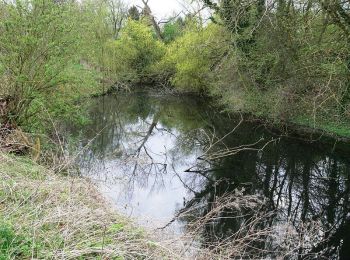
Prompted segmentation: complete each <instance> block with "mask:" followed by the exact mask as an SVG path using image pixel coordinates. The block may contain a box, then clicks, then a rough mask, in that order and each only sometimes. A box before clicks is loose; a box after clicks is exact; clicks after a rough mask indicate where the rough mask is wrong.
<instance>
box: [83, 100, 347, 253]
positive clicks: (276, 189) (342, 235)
mask: <svg viewBox="0 0 350 260" xmlns="http://www.w3.org/2000/svg"><path fill="white" fill-rule="evenodd" d="M102 101H103V104H101V99H97V100H96V103H95V104H93V105H92V106H91V107H92V111H91V116H92V120H91V121H92V123H91V124H90V125H89V126H87V127H86V128H85V129H84V131H83V133H82V142H81V147H84V146H85V145H86V144H88V142H89V141H90V140H91V139H93V138H95V140H94V141H93V142H92V144H91V146H89V149H87V150H86V152H84V153H83V155H82V156H81V158H80V163H81V165H82V168H84V169H89V168H90V169H91V171H92V172H94V174H96V173H98V172H103V171H102V170H103V169H105V168H107V167H108V165H106V162H111V161H112V162H113V167H112V171H113V170H122V171H123V174H124V177H125V178H126V179H127V180H128V185H129V186H128V190H129V191H130V192H132V190H133V187H134V185H135V184H136V183H137V184H138V185H145V186H152V187H154V189H157V188H159V187H160V186H161V185H162V178H163V176H164V175H165V174H169V173H171V174H174V175H175V176H176V177H177V178H179V179H180V181H181V182H182V183H183V185H184V187H185V188H186V189H187V190H188V191H189V193H190V194H191V195H189V196H188V197H187V198H186V199H185V200H184V205H183V208H182V209H180V210H179V213H182V212H186V211H189V210H190V211H191V214H190V215H188V214H187V215H185V216H182V217H180V220H181V221H182V222H184V223H190V222H192V221H193V219H194V218H200V217H201V216H204V215H206V214H207V213H208V212H210V211H211V210H212V209H213V207H215V206H216V205H215V202H217V201H218V198H220V197H221V196H223V195H226V194H228V193H230V192H234V191H235V190H241V189H242V188H244V190H245V191H244V194H245V195H255V196H256V197H257V198H259V199H261V200H263V201H264V207H263V208H259V210H260V211H261V212H260V213H259V214H260V216H264V218H263V219H262V220H261V221H260V222H259V223H258V224H257V225H256V227H255V228H258V229H260V230H265V229H269V228H271V227H275V226H279V225H282V224H283V223H286V222H287V221H289V223H291V225H292V226H293V229H294V230H295V231H296V232H299V233H300V236H303V234H302V233H303V232H301V231H302V230H305V226H307V223H311V222H314V221H319V222H320V223H321V225H320V232H321V235H322V236H323V237H327V238H329V239H328V240H324V241H323V242H320V243H316V244H313V248H307V249H303V248H300V249H299V252H296V254H297V253H299V254H300V255H302V254H303V253H304V252H306V251H314V252H320V251H322V250H326V251H328V254H329V255H335V254H336V250H337V248H338V247H339V245H340V244H341V240H343V241H342V243H343V244H344V245H347V244H350V241H349V234H350V231H349V229H350V224H349V216H348V215H347V214H349V211H350V210H349V189H350V183H349V174H350V173H349V171H350V161H349V159H348V158H346V157H341V156H340V155H339V156H338V155H337V154H336V153H332V152H331V151H328V148H327V149H320V148H313V147H314V146H312V145H308V144H307V143H303V142H299V141H296V140H291V141H290V140H289V141H288V140H285V139H281V141H279V142H276V143H274V144H269V145H268V146H267V147H265V149H264V150H263V151H260V152H258V151H254V150H247V151H242V152H240V153H238V154H236V155H234V156H230V157H225V158H221V159H217V160H214V161H209V162H208V161H199V162H198V164H196V165H195V166H196V167H194V168H191V169H189V170H188V172H187V173H186V174H187V176H186V178H183V175H181V174H180V173H179V172H177V169H178V168H179V167H178V165H177V164H181V163H182V161H183V160H184V158H185V157H186V156H188V155H191V154H194V153H195V151H197V152H198V151H201V150H202V149H204V147H206V146H207V145H208V143H207V141H208V140H207V136H205V135H204V134H203V130H206V132H208V130H211V131H212V132H214V130H215V135H216V136H224V135H225V134H226V133H228V132H229V131H230V130H232V128H233V127H234V126H235V122H237V121H239V120H238V119H236V118H232V119H230V120H228V119H227V118H226V117H224V116H221V115H219V114H216V113H215V111H212V110H211V109H204V108H203V106H201V105H200V104H193V100H192V99H188V100H186V99H183V100H181V101H179V99H176V98H152V97H149V96H147V95H143V94H140V95H135V96H132V97H130V96H127V95H126V96H123V95H118V96H110V97H105V98H104V99H103V100H102ZM231 121H232V122H231ZM101 129H104V130H103V131H102V132H101ZM199 129H202V130H199ZM100 132H101V133H100ZM98 133H100V134H98ZM97 134H98V135H97ZM154 134H160V135H166V136H169V138H170V137H173V138H174V140H175V149H173V150H171V151H170V150H165V151H164V152H163V153H162V154H160V155H159V154H158V155H157V154H154V153H153V151H152V147H149V145H148V143H149V140H150V139H151V137H152V136H153V135H154ZM96 135H97V136H96ZM174 135H175V136H174ZM262 137H265V140H269V138H270V135H269V134H268V133H266V132H265V131H264V130H263V129H257V128H256V127H255V126H254V124H250V123H244V124H242V125H241V126H240V127H239V129H238V130H237V131H235V132H234V133H233V134H231V135H229V136H228V137H227V138H225V140H224V141H223V142H220V143H219V144H218V145H217V146H218V149H219V148H220V149H222V148H226V147H237V146H240V145H247V144H252V143H255V142H257V141H258V140H260V139H261V138H262ZM259 145H260V147H261V144H260V143H259ZM112 175H113V174H112ZM150 181H151V182H152V183H150ZM267 212H273V213H274V214H267ZM256 214H257V212H256V208H252V207H248V206H245V207H241V208H240V209H239V210H237V209H232V208H231V209H225V210H223V211H222V212H220V217H219V218H217V219H215V221H212V222H210V223H209V224H208V225H205V229H203V230H202V235H203V237H204V238H205V240H206V242H207V244H214V243H215V242H216V241H218V240H219V241H220V240H223V239H224V238H226V237H229V236H231V235H232V234H233V233H235V232H236V231H237V230H240V229H241V228H242V226H244V225H249V221H251V220H252V217H253V216H254V215H256ZM305 223H306V224H305ZM300 236H299V238H300ZM300 239H301V240H302V237H301V238H300ZM276 247H277V245H276V243H274V241H272V240H271V239H268V237H267V236H266V235H265V234H262V237H261V238H260V239H259V240H255V242H254V243H253V244H252V245H251V247H250V252H247V255H249V253H251V254H255V255H256V253H257V251H256V249H257V248H258V249H266V250H267V249H272V250H278V248H276ZM346 250H349V248H347V247H346V246H344V247H342V248H341V249H340V252H339V255H343V256H345V255H346V254H347V255H350V252H348V251H346ZM260 252H261V251H260ZM269 254H270V256H273V253H269Z"/></svg>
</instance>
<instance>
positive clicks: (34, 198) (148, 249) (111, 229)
mask: <svg viewBox="0 0 350 260" xmlns="http://www.w3.org/2000/svg"><path fill="white" fill-rule="evenodd" d="M0 169H1V170H0V179H1V182H0V198H1V199H0V216H1V222H0V241H1V243H0V259H33V258H34V259H44V258H45V259H169V258H170V259H176V257H175V256H173V255H172V254H171V251H170V250H167V249H165V248H164V247H162V246H160V244H158V243H157V242H156V241H154V240H152V239H151V237H150V236H149V235H147V233H146V231H145V230H144V229H141V228H139V227H137V226H135V225H133V224H132V223H131V222H132V221H130V219H127V218H126V217H123V216H120V215H118V214H117V213H116V212H114V210H112V207H110V206H109V205H108V203H107V202H106V201H105V200H104V198H102V196H101V195H100V194H99V192H98V191H97V190H96V187H95V186H94V185H93V184H92V183H91V182H89V181H87V180H85V179H83V178H79V177H72V176H70V177H67V176H63V175H60V174H54V173H53V172H51V171H50V170H47V169H45V168H44V167H42V166H39V165H38V164H36V163H34V162H33V161H31V160H30V159H27V158H24V157H17V156H11V155H7V154H4V153H1V154H0Z"/></svg>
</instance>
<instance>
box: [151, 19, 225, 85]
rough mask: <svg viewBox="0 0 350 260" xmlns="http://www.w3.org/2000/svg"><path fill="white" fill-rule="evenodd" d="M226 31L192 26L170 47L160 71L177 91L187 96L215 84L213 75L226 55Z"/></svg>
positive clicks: (213, 26)
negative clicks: (168, 77)
mask: <svg viewBox="0 0 350 260" xmlns="http://www.w3.org/2000/svg"><path fill="white" fill-rule="evenodd" d="M224 31H225V30H224V28H222V27H220V26H218V25H215V24H209V25H208V26H207V27H205V28H198V27H197V26H195V25H194V26H189V27H188V28H187V29H186V31H185V32H184V34H183V36H181V37H179V38H177V39H176V40H175V41H174V42H173V43H171V44H170V45H169V48H168V50H167V53H166V55H165V57H164V59H163V60H162V61H161V62H160V63H159V64H158V65H157V67H158V70H159V71H162V72H163V74H166V75H169V76H170V77H171V83H172V84H173V85H174V86H175V88H177V89H179V90H181V91H185V92H203V91H204V92H205V91H208V88H209V86H210V85H211V83H212V82H213V77H212V76H213V75H211V74H210V72H211V71H212V70H213V69H214V68H215V66H216V65H217V64H218V63H219V62H220V61H221V59H222V58H223V56H225V54H226V53H227V51H228V49H229V46H228V44H227V42H226V38H225V36H224V35H225V34H224Z"/></svg>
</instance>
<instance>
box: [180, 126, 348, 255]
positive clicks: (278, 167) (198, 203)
mask: <svg viewBox="0 0 350 260" xmlns="http://www.w3.org/2000/svg"><path fill="white" fill-rule="evenodd" d="M242 127H243V129H244V128H245V126H242ZM245 130H246V131H242V129H241V130H240V131H238V132H236V133H235V134H234V135H232V136H231V137H230V138H227V139H226V142H225V145H226V146H228V147H235V146H239V145H241V144H242V143H243V144H244V143H249V142H251V140H254V137H253V136H252V132H253V131H247V129H245ZM261 135H262V133H261V132H256V134H255V136H256V137H255V140H257V139H258V138H260V137H261ZM211 167H212V168H214V169H215V171H214V172H213V171H208V169H207V168H204V169H203V168H201V167H198V168H197V169H196V171H197V172H200V173H203V172H206V176H208V178H209V179H210V180H211V181H208V182H207V185H206V186H205V187H204V188H202V190H201V191H200V192H199V193H197V194H196V195H195V197H194V198H193V199H192V200H190V201H188V202H187V203H186V205H185V206H184V208H183V209H182V210H181V212H186V211H190V212H191V214H192V215H193V216H196V218H198V217H200V216H205V214H208V212H210V211H211V210H212V209H213V208H215V206H216V205H215V203H216V202H217V200H218V198H220V197H221V196H223V195H227V193H228V192H230V191H231V192H233V191H234V190H237V189H238V190H240V189H242V188H244V190H245V192H244V193H245V194H246V195H247V196H248V195H252V194H253V195H257V196H259V197H263V198H265V203H264V208H260V211H261V212H260V213H261V215H264V214H265V211H266V212H267V211H273V212H275V214H273V215H269V217H268V218H264V219H262V221H261V222H259V225H260V226H259V229H261V230H265V229H268V228H271V227H274V226H276V227H277V226H278V225H281V224H283V223H286V222H287V221H288V223H290V224H291V225H292V226H293V228H294V230H295V231H296V232H299V235H298V238H299V239H300V241H303V239H304V238H303V236H305V232H306V231H305V227H307V225H308V223H312V222H315V221H319V222H320V223H321V224H320V230H319V231H320V237H319V239H318V241H316V243H314V244H312V245H311V247H307V248H303V247H302V246H300V248H299V249H298V252H294V253H295V254H296V255H298V254H299V255H300V257H302V256H304V257H306V255H305V253H313V252H315V253H316V252H320V251H324V253H326V255H329V256H335V255H337V252H338V250H339V255H340V256H342V257H343V259H346V258H345V256H349V255H350V252H349V248H348V247H347V246H343V247H340V248H339V246H340V245H341V244H343V245H349V244H350V241H349V238H350V233H349V232H348V231H349V228H350V222H349V221H350V218H349V215H348V214H349V210H350V209H349V188H350V183H349V170H350V162H349V159H348V158H346V157H345V158H344V157H338V156H337V155H336V154H333V153H331V152H327V151H322V150H319V149H315V148H312V146H309V145H307V144H302V143H298V142H296V141H285V140H282V141H280V142H278V143H276V144H274V145H272V144H271V145H269V146H267V147H266V148H265V149H264V150H263V151H261V152H256V151H243V152H241V153H238V154H236V155H235V156H231V157H227V158H223V159H221V160H217V161H214V162H212V164H211ZM254 210H255V209H252V208H250V207H246V208H244V207H243V208H240V209H239V210H236V209H225V210H223V211H222V212H220V216H217V217H218V218H216V219H215V221H210V222H208V223H207V225H205V226H204V229H203V230H202V234H203V237H205V239H206V244H208V245H211V244H213V243H214V242H215V240H217V239H219V240H220V239H225V238H227V237H229V236H231V235H232V234H234V233H235V232H237V231H238V230H240V229H241V228H242V225H249V221H251V220H252V216H253V214H255V213H256V212H255V211H254ZM181 220H182V221H185V222H191V221H192V218H191V216H189V215H188V214H185V215H184V216H183V217H182V218H181ZM310 225H311V224H310ZM242 235H244V234H242ZM305 239H306V238H305ZM305 239H304V240H305ZM341 240H342V242H341ZM255 242H256V243H254V244H253V245H251V246H250V247H248V248H249V250H251V254H252V255H250V254H249V252H246V253H247V254H246V256H253V255H254V256H255V257H256V256H257V250H256V249H257V248H259V249H261V250H262V249H264V250H267V249H270V250H272V252H274V251H275V252H277V251H278V250H279V248H278V247H276V246H278V245H276V244H275V243H273V241H271V240H269V239H267V238H266V237H264V239H257V241H255ZM306 244H307V243H305V245H306ZM308 246H310V245H308ZM261 250H260V251H259V252H260V253H262V252H263V251H261ZM266 255H270V256H271V255H272V256H273V255H274V254H273V253H271V252H269V253H267V252H266ZM266 255H265V256H266ZM261 257H263V255H262V256H261Z"/></svg>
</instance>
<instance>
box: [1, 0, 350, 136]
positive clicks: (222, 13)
mask: <svg viewBox="0 0 350 260" xmlns="http://www.w3.org/2000/svg"><path fill="white" fill-rule="evenodd" d="M197 2H199V3H202V4H203V6H204V7H206V8H209V9H210V10H211V13H212V16H211V17H210V19H207V20H205V19H204V18H205V17H203V16H201V15H200V14H201V12H200V10H198V11H197V12H193V13H187V14H186V15H182V16H181V15H180V16H174V17H170V18H169V20H168V21H165V22H164V23H161V26H160V25H159V24H160V23H157V21H156V20H155V18H154V17H153V16H152V12H151V10H150V8H149V6H148V4H147V2H145V1H144V4H145V6H144V8H143V10H140V9H139V8H137V7H135V6H133V7H131V8H129V9H128V7H127V6H126V4H125V3H123V2H122V1H119V0H95V1H93V0H86V1H82V2H78V1H77V2H75V1H37V0H21V1H16V2H15V3H14V2H12V1H3V2H1V3H0V18H1V19H0V34H1V37H0V78H1V81H0V82H1V83H0V90H1V93H0V94H1V102H2V115H3V118H2V122H3V124H5V123H7V124H10V125H16V126H17V125H19V126H21V127H22V128H24V129H25V130H28V131H36V132H38V131H45V130H47V129H48V128H50V124H51V123H50V122H51V121H52V118H53V119H54V120H56V119H64V120H70V121H73V122H76V123H77V122H78V123H82V122H84V114H83V112H82V111H83V109H81V107H80V106H79V100H80V99H81V98H82V97H84V96H87V95H92V94H96V93H101V92H102V91H104V90H107V89H108V88H109V87H112V86H117V87H132V86H135V85H136V84H138V83H143V84H145V83H152V84H153V85H156V86H158V87H164V86H167V87H171V88H174V89H176V90H178V91H181V92H195V93H198V94H202V95H203V94H204V95H210V96H213V97H215V99H216V100H217V101H218V102H219V103H223V104H224V105H225V107H227V108H228V109H229V110H234V111H237V110H240V111H245V112H251V113H253V114H255V115H259V116H264V117H268V118H274V119H278V120H289V121H294V122H298V123H306V124H308V125H312V126H314V127H324V128H329V129H330V130H333V131H338V132H340V131H341V127H342V126H344V127H346V126H347V125H348V123H347V122H348V121H349V120H350V106H349V104H350V72H349V70H350V50H349V37H350V36H349V35H350V12H349V8H348V3H345V2H344V3H343V2H341V1H338V0H332V1H329V0H325V1H324V0H317V1H311V0H306V1H302V2H300V1H293V0H288V1H286V0H278V1H273V2H265V1H261V0H248V1H241V0H221V1H210V0H203V1H197ZM344 134H346V133H345V132H344Z"/></svg>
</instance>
